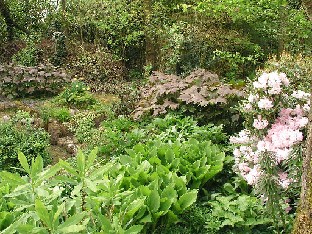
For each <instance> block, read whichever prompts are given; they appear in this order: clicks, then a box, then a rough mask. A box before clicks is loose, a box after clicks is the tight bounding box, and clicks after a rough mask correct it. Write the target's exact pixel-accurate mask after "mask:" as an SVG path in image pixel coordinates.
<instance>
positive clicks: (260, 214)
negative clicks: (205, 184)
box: [205, 194, 273, 233]
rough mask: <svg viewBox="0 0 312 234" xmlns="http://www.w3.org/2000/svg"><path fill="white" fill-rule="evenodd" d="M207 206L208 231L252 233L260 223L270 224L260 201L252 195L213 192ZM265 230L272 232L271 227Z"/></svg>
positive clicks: (259, 227) (270, 221)
mask: <svg viewBox="0 0 312 234" xmlns="http://www.w3.org/2000/svg"><path fill="white" fill-rule="evenodd" d="M208 206H209V207H210V212H209V213H208V214H206V225H205V229H206V230H207V232H208V233H225V232H226V233H228V232H229V233H234V232H235V233H254V231H255V230H257V229H259V230H261V225H270V224H272V219H270V218H268V217H267V216H266V214H265V213H264V208H263V204H261V201H260V200H259V199H258V198H256V197H253V196H249V195H230V196H219V195H218V194H213V200H211V201H209V202H208ZM231 230H232V232H231ZM265 230H267V227H266V228H265ZM267 231H268V233H273V231H272V229H271V230H267ZM261 233H262V232H261ZM265 233H266V232H265Z"/></svg>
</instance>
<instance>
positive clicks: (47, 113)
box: [39, 105, 71, 123]
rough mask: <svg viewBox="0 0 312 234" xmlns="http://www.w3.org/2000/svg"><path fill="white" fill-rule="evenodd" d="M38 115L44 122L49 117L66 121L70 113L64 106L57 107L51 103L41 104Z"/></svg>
mask: <svg viewBox="0 0 312 234" xmlns="http://www.w3.org/2000/svg"><path fill="white" fill-rule="evenodd" d="M39 115H40V117H41V118H42V119H43V121H44V122H45V123H47V122H48V121H49V120H50V119H56V120H58V121H59V122H61V123H63V122H68V121H69V120H70V118H71V114H70V111H69V109H68V108H66V107H57V106H52V105H43V106H41V107H40V109H39Z"/></svg>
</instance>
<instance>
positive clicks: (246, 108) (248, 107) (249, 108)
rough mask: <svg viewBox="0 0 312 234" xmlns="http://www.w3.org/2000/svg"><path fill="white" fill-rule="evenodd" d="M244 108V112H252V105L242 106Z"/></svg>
mask: <svg viewBox="0 0 312 234" xmlns="http://www.w3.org/2000/svg"><path fill="white" fill-rule="evenodd" d="M244 108H245V110H248V111H250V110H252V105H251V104H250V103H246V104H245V105H244Z"/></svg>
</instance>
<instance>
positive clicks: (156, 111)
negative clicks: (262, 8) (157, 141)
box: [133, 69, 244, 123]
mask: <svg viewBox="0 0 312 234" xmlns="http://www.w3.org/2000/svg"><path fill="white" fill-rule="evenodd" d="M243 94H244V93H243V91H241V90H238V89H236V88H233V87H232V86H231V85H229V84H224V83H222V82H221V80H220V79H219V77H218V75H216V74H213V73H211V72H209V71H206V70H203V69H198V70H195V71H194V72H192V73H191V74H190V75H189V76H187V77H185V78H181V77H178V76H176V75H165V74H163V73H161V72H154V73H153V74H152V75H151V77H150V78H149V82H148V83H147V85H146V86H145V87H143V88H142V90H141V101H140V102H139V104H138V106H137V108H136V109H135V111H134V112H133V117H134V118H135V119H138V118H141V117H142V116H144V115H146V114H150V113H151V114H152V115H153V116H158V115H161V114H165V113H167V112H168V111H170V110H179V111H181V112H182V113H184V114H192V115H193V116H196V117H197V119H199V120H201V121H204V122H205V123H207V122H209V121H213V120H214V119H222V120H224V119H225V117H226V118H227V119H231V118H232V121H230V122H233V121H234V120H235V119H236V120H238V118H239V116H238V112H237V111H234V110H232V109H231V106H233V105H234V103H236V102H237V101H238V99H239V97H241V96H243ZM225 115H226V116H225ZM228 122H229V121H228Z"/></svg>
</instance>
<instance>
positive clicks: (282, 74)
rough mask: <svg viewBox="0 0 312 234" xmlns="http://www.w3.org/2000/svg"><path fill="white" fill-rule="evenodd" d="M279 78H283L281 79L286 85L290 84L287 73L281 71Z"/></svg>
mask: <svg viewBox="0 0 312 234" xmlns="http://www.w3.org/2000/svg"><path fill="white" fill-rule="evenodd" d="M279 78H280V79H281V81H282V82H283V84H284V85H285V86H288V85H289V80H288V78H287V76H286V74H285V73H283V72H281V73H280V74H279Z"/></svg>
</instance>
